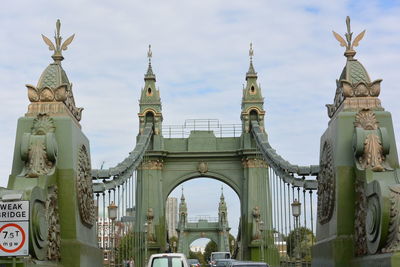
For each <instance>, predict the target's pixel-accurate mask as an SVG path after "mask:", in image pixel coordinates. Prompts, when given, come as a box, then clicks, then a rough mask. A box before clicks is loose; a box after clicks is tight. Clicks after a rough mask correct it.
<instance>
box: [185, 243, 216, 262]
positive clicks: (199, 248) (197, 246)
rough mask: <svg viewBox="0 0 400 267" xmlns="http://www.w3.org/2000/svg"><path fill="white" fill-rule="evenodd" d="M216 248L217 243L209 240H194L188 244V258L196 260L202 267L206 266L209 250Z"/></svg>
mask: <svg viewBox="0 0 400 267" xmlns="http://www.w3.org/2000/svg"><path fill="white" fill-rule="evenodd" d="M204 244H206V245H204ZM216 247H217V243H215V242H214V241H212V240H211V239H209V238H199V239H196V240H194V241H193V242H192V243H191V244H190V249H189V258H190V259H197V260H198V261H199V262H200V264H201V265H202V266H206V264H207V263H208V258H207V255H208V254H210V251H211V249H213V248H216ZM206 251H207V253H206ZM213 251H214V250H213ZM208 257H209V256H208Z"/></svg>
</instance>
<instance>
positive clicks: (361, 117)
mask: <svg viewBox="0 0 400 267" xmlns="http://www.w3.org/2000/svg"><path fill="white" fill-rule="evenodd" d="M354 126H355V127H357V128H362V129H364V130H365V131H367V132H366V137H365V139H364V151H363V153H362V154H361V155H360V156H359V157H358V158H357V161H358V164H359V165H360V166H361V168H363V169H367V168H370V169H372V171H379V172H380V171H384V170H385V167H384V161H385V155H384V153H383V146H382V140H381V138H380V137H379V136H378V133H377V130H378V128H379V126H378V121H377V120H376V117H375V113H374V112H372V111H371V110H361V111H359V112H358V113H357V115H356V119H355V122H354Z"/></svg>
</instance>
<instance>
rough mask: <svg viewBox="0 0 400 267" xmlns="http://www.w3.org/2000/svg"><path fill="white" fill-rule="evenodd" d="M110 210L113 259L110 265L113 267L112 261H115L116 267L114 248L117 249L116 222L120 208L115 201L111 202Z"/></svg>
mask: <svg viewBox="0 0 400 267" xmlns="http://www.w3.org/2000/svg"><path fill="white" fill-rule="evenodd" d="M107 209H108V219H110V220H111V257H110V260H109V265H110V266H111V261H113V263H114V266H115V259H114V247H115V238H114V220H115V219H116V218H117V213H118V206H117V205H115V204H114V201H112V202H111V204H110V205H108V207H107Z"/></svg>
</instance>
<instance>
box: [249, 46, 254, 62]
mask: <svg viewBox="0 0 400 267" xmlns="http://www.w3.org/2000/svg"><path fill="white" fill-rule="evenodd" d="M253 56H254V50H253V43H250V49H249V57H250V61H253Z"/></svg>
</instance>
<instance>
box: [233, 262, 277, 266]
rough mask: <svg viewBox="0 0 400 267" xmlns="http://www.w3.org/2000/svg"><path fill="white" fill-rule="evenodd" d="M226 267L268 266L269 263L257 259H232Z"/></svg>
mask: <svg viewBox="0 0 400 267" xmlns="http://www.w3.org/2000/svg"><path fill="white" fill-rule="evenodd" d="M227 267H269V265H268V264H267V263H265V262H257V261H232V262H230V263H229V265H228V266H227Z"/></svg>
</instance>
